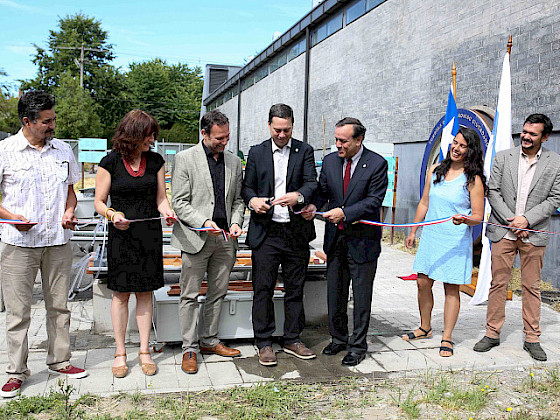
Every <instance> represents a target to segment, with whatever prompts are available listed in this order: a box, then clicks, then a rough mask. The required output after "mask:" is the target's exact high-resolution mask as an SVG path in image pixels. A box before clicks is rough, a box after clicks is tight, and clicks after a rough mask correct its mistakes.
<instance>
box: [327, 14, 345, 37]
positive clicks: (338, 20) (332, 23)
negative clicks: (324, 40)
mask: <svg viewBox="0 0 560 420" xmlns="http://www.w3.org/2000/svg"><path fill="white" fill-rule="evenodd" d="M339 29H342V12H340V13H337V14H336V15H334V16H333V17H332V18H330V19H329V20H328V21H327V36H331V35H332V34H334V33H335V32H336V31H338V30H339Z"/></svg>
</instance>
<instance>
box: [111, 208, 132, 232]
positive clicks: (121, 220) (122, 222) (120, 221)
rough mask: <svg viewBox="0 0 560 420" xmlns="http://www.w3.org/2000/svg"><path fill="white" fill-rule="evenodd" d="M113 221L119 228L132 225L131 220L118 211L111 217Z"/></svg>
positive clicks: (126, 227) (125, 228)
mask: <svg viewBox="0 0 560 420" xmlns="http://www.w3.org/2000/svg"><path fill="white" fill-rule="evenodd" d="M111 222H113V225H114V226H115V228H117V229H119V230H127V229H128V228H129V227H130V221H128V220H127V219H126V217H125V216H124V214H122V213H120V212H116V213H115V214H114V215H113V217H111Z"/></svg>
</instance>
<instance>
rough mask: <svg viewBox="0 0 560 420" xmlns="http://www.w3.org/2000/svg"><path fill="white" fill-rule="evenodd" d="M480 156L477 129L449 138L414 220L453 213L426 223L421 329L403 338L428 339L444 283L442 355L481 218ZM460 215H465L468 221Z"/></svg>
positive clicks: (419, 259) (419, 265) (421, 249)
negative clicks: (437, 287) (438, 287)
mask: <svg viewBox="0 0 560 420" xmlns="http://www.w3.org/2000/svg"><path fill="white" fill-rule="evenodd" d="M483 164H484V163H483V154H482V149H481V147H480V139H479V137H478V134H477V133H476V131H474V130H472V129H469V128H463V127H461V128H460V129H459V133H457V135H456V136H455V138H454V139H453V142H452V143H451V146H450V148H449V151H448V152H447V157H446V158H445V159H444V160H443V161H441V162H440V163H439V164H438V165H434V166H432V168H430V171H429V174H428V176H427V179H428V180H430V182H426V186H425V187H424V192H423V194H422V199H421V200H420V203H419V204H418V208H417V209H416V215H415V217H414V222H421V221H423V220H424V219H427V220H435V219H440V218H445V217H449V216H453V224H451V223H448V222H445V223H440V224H436V225H431V226H425V227H424V228H423V230H422V237H421V239H420V245H419V246H418V252H417V253H416V259H415V260H414V267H413V270H414V271H415V272H417V273H418V280H417V284H418V308H419V310H420V327H419V328H418V329H416V330H415V331H411V332H409V333H407V334H405V335H404V336H403V337H402V338H403V340H406V341H410V340H417V339H421V338H431V337H432V327H431V321H432V309H433V307H434V296H433V294H432V286H433V284H434V281H435V280H437V281H441V282H443V285H444V289H445V304H444V310H443V325H444V327H443V336H442V340H441V347H440V352H439V354H440V356H442V357H449V356H451V355H453V344H454V343H453V341H451V335H452V333H453V328H454V327H455V323H456V322H457V317H458V316H459V308H460V305H461V300H460V297H459V287H460V286H461V285H462V284H468V283H470V282H471V275H472V227H471V226H473V225H477V224H479V223H480V222H481V221H482V218H483V214H484V195H485V192H486V189H487V187H486V177H485V176H484V169H483ZM462 215H466V216H469V218H468V219H465V218H463V217H462ZM417 229H418V228H417V227H413V228H412V230H411V232H410V235H408V237H407V238H406V246H407V248H412V247H413V246H414V240H415V237H416V230H417Z"/></svg>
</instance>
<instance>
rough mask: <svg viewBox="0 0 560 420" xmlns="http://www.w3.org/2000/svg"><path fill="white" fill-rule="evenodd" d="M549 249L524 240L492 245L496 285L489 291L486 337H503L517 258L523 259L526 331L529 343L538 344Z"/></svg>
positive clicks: (494, 283)
mask: <svg viewBox="0 0 560 420" xmlns="http://www.w3.org/2000/svg"><path fill="white" fill-rule="evenodd" d="M545 250H546V247H544V246H534V245H531V244H530V243H525V242H523V241H522V240H521V239H518V240H516V241H510V240H508V239H502V240H501V241H499V242H493V243H492V284H491V286H490V291H489V292H488V309H487V311H486V335H487V336H488V337H491V338H499V336H500V330H501V328H502V326H503V325H504V322H505V320H506V311H505V306H506V296H507V286H508V283H509V281H510V279H511V268H512V266H513V261H514V259H515V255H516V254H517V253H518V252H519V258H520V260H521V286H522V291H521V298H522V306H523V332H524V333H525V341H527V342H529V343H536V342H538V341H539V336H540V335H541V328H540V318H541V290H540V281H541V269H542V265H543V257H544V252H545Z"/></svg>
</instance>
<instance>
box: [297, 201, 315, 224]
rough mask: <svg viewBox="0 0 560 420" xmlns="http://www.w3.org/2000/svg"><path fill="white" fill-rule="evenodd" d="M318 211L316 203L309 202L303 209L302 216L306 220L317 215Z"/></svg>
mask: <svg viewBox="0 0 560 420" xmlns="http://www.w3.org/2000/svg"><path fill="white" fill-rule="evenodd" d="M316 211H317V207H315V204H308V205H307V206H305V207H304V208H302V209H301V217H303V218H304V219H305V220H311V219H313V218H314V217H315V212H316Z"/></svg>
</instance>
